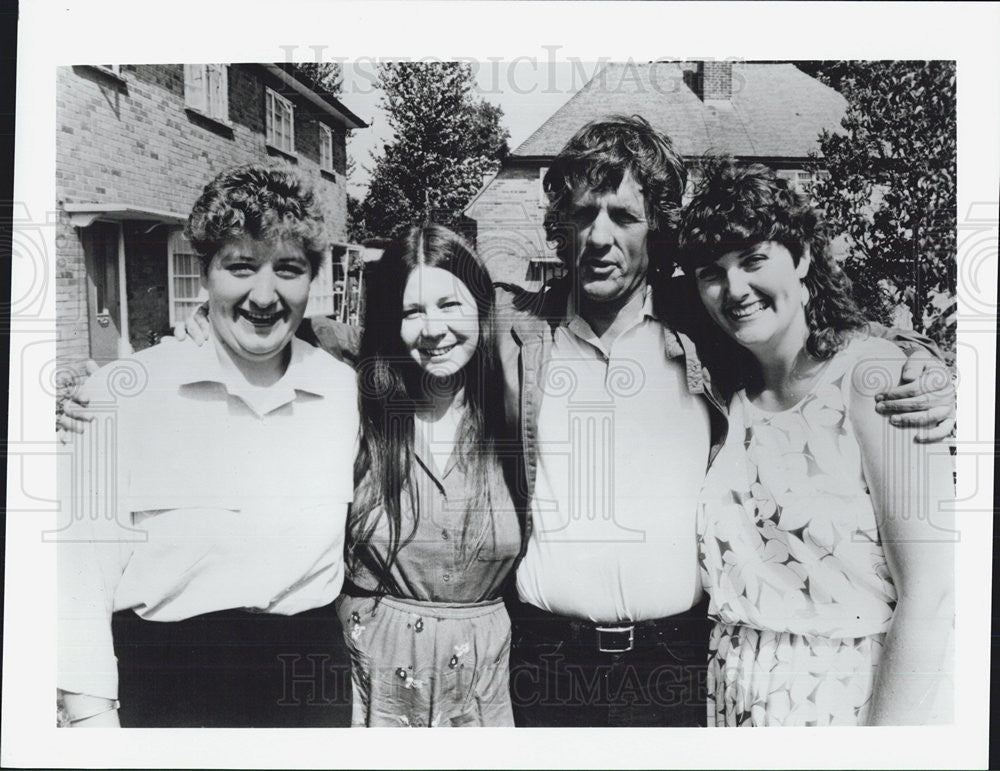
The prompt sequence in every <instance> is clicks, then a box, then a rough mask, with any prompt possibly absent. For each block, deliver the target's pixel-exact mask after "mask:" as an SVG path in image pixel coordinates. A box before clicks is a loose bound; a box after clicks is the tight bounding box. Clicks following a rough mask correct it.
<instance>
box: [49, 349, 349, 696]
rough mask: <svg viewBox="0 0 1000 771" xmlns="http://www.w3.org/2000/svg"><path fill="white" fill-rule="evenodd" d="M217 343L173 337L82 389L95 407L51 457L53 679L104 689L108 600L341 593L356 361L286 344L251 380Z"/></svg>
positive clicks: (168, 605)
mask: <svg viewBox="0 0 1000 771" xmlns="http://www.w3.org/2000/svg"><path fill="white" fill-rule="evenodd" d="M217 345H218V344H217V343H215V344H213V343H208V344H206V345H204V346H202V347H201V348H199V347H197V346H195V345H194V344H193V343H190V342H188V343H178V342H176V341H173V340H172V339H171V340H170V342H164V343H161V344H160V345H158V346H155V347H153V348H150V349H147V350H145V351H141V352H140V353H138V354H136V355H135V356H134V357H133V358H131V359H127V360H122V361H118V362H113V363H112V364H109V365H108V366H107V367H104V368H103V369H101V370H100V371H99V372H97V373H96V374H95V375H94V376H92V377H91V378H90V380H88V382H87V384H86V386H85V389H84V396H86V397H88V398H89V399H90V406H89V410H88V411H89V412H90V413H91V414H93V415H94V416H95V419H94V421H93V422H92V423H91V424H90V425H89V426H88V428H87V430H86V432H85V433H84V435H83V436H81V437H78V438H77V442H76V445H75V446H74V448H73V450H74V451H73V453H72V455H67V456H66V458H67V460H68V461H72V463H73V464H75V467H74V468H69V467H67V466H63V467H61V468H60V472H61V474H60V487H61V491H62V496H61V500H62V502H63V508H64V510H67V512H68V513H67V515H66V522H67V527H66V528H64V529H63V530H62V531H61V532H60V534H59V540H60V560H59V608H60V616H59V623H60V628H59V633H60V638H59V650H60V669H59V679H58V686H59V687H60V688H62V689H64V690H67V691H72V692H77V693H87V694H90V695H94V696H106V697H108V698H114V697H115V696H116V692H117V669H116V665H115V658H114V652H113V648H112V640H111V629H110V621H111V614H112V612H114V611H117V610H123V609H128V608H131V609H133V610H135V612H136V613H138V614H139V615H140V616H141V617H143V618H145V619H149V620H154V621H176V620H180V619H185V618H190V617H191V616H195V615H198V614H201V613H208V612H212V611H217V610H224V609H228V608H248V609H253V610H258V611H261V612H267V613H278V614H286V615H287V614H293V613H298V612H301V611H304V610H308V609H311V608H315V607H320V606H323V605H326V604H328V603H330V602H332V601H333V600H334V599H335V598H336V596H337V595H338V594H339V593H340V589H341V585H342V583H343V574H344V566H343V548H344V531H345V523H346V513H347V505H348V504H349V503H350V501H351V499H352V497H353V470H352V469H353V460H354V453H355V447H356V441H357V433H358V413H357V387H356V376H355V373H354V372H353V370H352V369H351V368H350V367H348V366H347V365H345V364H343V363H341V362H339V361H337V360H335V359H334V358H333V357H331V356H329V355H328V354H326V353H324V352H323V351H321V350H319V349H316V348H313V347H312V346H310V345H308V344H307V343H304V342H302V341H300V340H293V341H292V343H291V346H292V349H291V360H290V363H289V366H288V369H287V370H286V372H285V374H284V376H283V377H282V378H281V380H280V381H279V382H278V383H276V384H275V385H274V386H272V387H270V388H267V389H257V388H253V387H250V386H248V385H247V384H246V383H245V382H243V381H242V378H241V377H239V375H238V372H237V370H236V369H235V366H234V365H233V363H232V362H231V361H228V359H227V354H226V353H225V352H224V349H219V348H217ZM71 517H72V519H71Z"/></svg>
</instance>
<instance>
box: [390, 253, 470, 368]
mask: <svg viewBox="0 0 1000 771" xmlns="http://www.w3.org/2000/svg"><path fill="white" fill-rule="evenodd" d="M399 333H400V337H401V338H402V341H403V347H404V348H405V349H406V351H407V353H408V354H409V356H410V358H411V359H413V361H415V362H416V363H417V364H418V365H419V366H420V367H421V368H422V369H423V370H424V371H425V372H427V373H428V374H429V375H432V376H433V377H448V376H451V375H454V374H456V373H458V372H460V371H461V370H462V368H464V367H465V365H466V364H468V363H469V360H470V359H471V358H472V356H473V354H475V352H476V347H477V346H478V345H479V309H478V307H477V306H476V299H475V297H474V296H473V294H472V292H471V291H470V290H469V287H468V286H466V285H465V283H464V282H463V281H462V280H461V279H459V278H458V276H456V275H455V274H454V273H452V272H450V271H447V270H444V269H443V268H430V267H424V266H420V267H417V268H414V269H413V271H412V272H411V273H410V275H409V278H408V279H407V281H406V287H405V289H404V290H403V320H402V323H401V325H400V330H399Z"/></svg>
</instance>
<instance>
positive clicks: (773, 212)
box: [678, 157, 867, 360]
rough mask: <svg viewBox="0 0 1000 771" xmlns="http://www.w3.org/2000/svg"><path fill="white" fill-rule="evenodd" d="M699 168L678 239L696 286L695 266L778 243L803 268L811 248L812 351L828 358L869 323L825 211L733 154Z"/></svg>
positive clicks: (686, 270) (683, 262)
mask: <svg viewBox="0 0 1000 771" xmlns="http://www.w3.org/2000/svg"><path fill="white" fill-rule="evenodd" d="M700 171H701V178H700V180H699V181H698V183H697V185H696V187H695V192H694V196H693V197H692V199H691V201H690V202H689V203H688V205H687V206H686V207H685V209H684V216H683V220H682V222H681V228H680V233H679V236H678V246H679V252H678V255H679V261H680V264H681V267H682V268H683V270H684V273H685V275H686V276H687V277H688V278H689V279H690V281H691V282H692V291H696V289H695V287H694V286H693V284H694V281H695V277H694V273H695V269H696V268H697V267H698V266H699V265H705V264H708V263H711V262H714V261H715V260H717V259H718V258H719V257H721V256H722V255H723V254H726V253H727V252H732V251H735V250H737V249H745V248H749V247H751V246H753V245H755V244H759V243H761V242H764V241H775V242H777V243H779V244H782V245H783V246H784V247H785V248H786V249H788V251H789V252H790V253H791V255H792V259H793V260H794V262H795V264H796V265H798V263H799V260H801V259H802V255H803V254H805V252H806V250H807V249H808V251H809V256H810V264H809V272H808V273H807V274H806V277H805V279H804V281H803V283H804V284H805V286H806V289H807V290H808V291H809V302H808V304H807V305H806V323H807V324H808V326H809V339H808V340H807V341H806V350H808V351H809V353H810V354H812V355H813V356H814V357H816V358H817V359H821V360H823V359H829V358H830V357H831V356H833V354H835V353H836V352H837V351H839V350H840V349H841V348H842V347H843V345H844V344H845V342H846V341H847V339H848V338H849V337H850V335H851V333H852V332H854V331H856V330H859V329H863V328H864V327H865V326H866V323H867V322H866V321H865V318H864V316H862V314H861V311H860V309H859V308H858V306H857V304H856V303H855V301H854V298H853V297H852V295H851V280H850V279H849V278H848V277H847V274H845V273H844V271H843V270H842V269H841V267H840V266H839V265H838V264H837V262H836V261H835V260H834V259H833V258H832V257H831V256H830V250H829V245H830V237H829V233H828V230H827V226H826V223H825V222H824V221H823V218H822V215H821V213H820V212H819V210H818V209H816V208H815V207H814V206H812V204H810V203H809V200H808V199H807V198H806V196H804V195H803V194H801V193H799V192H798V191H797V190H795V189H794V188H792V187H790V186H789V184H788V182H787V181H785V180H783V179H779V178H778V177H777V176H776V175H775V173H774V172H773V171H772V170H771V169H769V168H767V167H766V166H761V165H760V164H753V165H750V166H738V165H736V163H735V162H734V161H733V160H732V159H731V158H725V157H722V158H706V159H704V160H703V161H702V163H701V165H700Z"/></svg>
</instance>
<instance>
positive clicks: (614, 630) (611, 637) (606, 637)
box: [594, 624, 635, 653]
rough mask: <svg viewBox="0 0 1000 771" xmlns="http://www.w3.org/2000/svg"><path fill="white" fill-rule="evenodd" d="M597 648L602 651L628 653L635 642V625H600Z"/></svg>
mask: <svg viewBox="0 0 1000 771" xmlns="http://www.w3.org/2000/svg"><path fill="white" fill-rule="evenodd" d="M594 628H595V629H596V630H597V650H598V651H599V652H601V653H628V652H629V651H630V650H632V647H633V645H634V644H635V625H633V624H626V625H623V626H598V627H594Z"/></svg>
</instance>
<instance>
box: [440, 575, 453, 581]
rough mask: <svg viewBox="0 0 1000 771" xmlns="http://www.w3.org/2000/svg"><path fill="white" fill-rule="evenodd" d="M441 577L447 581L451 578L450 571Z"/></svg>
mask: <svg viewBox="0 0 1000 771" xmlns="http://www.w3.org/2000/svg"><path fill="white" fill-rule="evenodd" d="M441 578H442V579H444V582H445V583H448V582H449V581H450V580H451V573H445V574H444V575H443V576H441Z"/></svg>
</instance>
